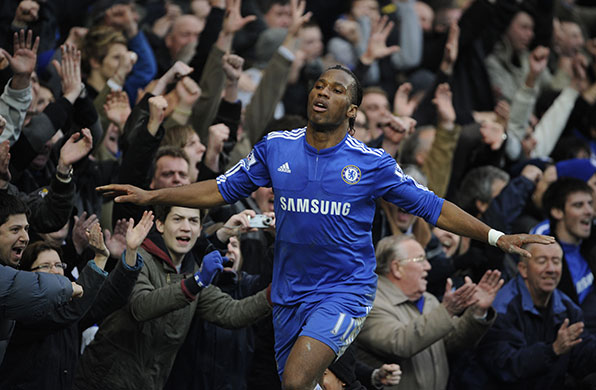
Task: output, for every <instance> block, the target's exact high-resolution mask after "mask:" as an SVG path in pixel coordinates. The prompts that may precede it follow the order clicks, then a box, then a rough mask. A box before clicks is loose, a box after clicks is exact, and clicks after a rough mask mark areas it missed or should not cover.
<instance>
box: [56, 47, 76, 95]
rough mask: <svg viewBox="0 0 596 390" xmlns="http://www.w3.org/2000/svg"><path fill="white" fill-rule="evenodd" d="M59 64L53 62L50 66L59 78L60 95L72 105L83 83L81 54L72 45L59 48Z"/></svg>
mask: <svg viewBox="0 0 596 390" xmlns="http://www.w3.org/2000/svg"><path fill="white" fill-rule="evenodd" d="M60 51H61V54H62V61H61V63H60V62H58V61H56V60H53V61H52V64H53V65H54V67H55V68H56V72H58V76H60V80H61V85H62V94H63V95H64V97H65V98H66V99H67V100H68V101H69V102H70V103H71V104H73V103H74V102H75V100H76V99H77V98H78V97H79V95H80V94H81V90H82V89H83V82H82V80H81V52H80V50H78V49H77V48H76V47H75V46H74V45H70V44H65V45H62V46H60Z"/></svg>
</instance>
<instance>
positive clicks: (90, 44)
mask: <svg viewBox="0 0 596 390" xmlns="http://www.w3.org/2000/svg"><path fill="white" fill-rule="evenodd" d="M117 43H120V44H122V45H124V46H126V45H127V43H128V41H127V40H126V37H125V36H124V34H122V32H120V31H118V30H116V29H115V28H113V27H110V26H104V25H97V26H93V27H91V28H90V29H89V32H88V33H87V35H85V41H84V43H83V48H82V50H81V59H82V61H81V66H82V68H83V72H85V73H89V71H90V69H91V67H90V61H91V59H94V60H96V61H98V62H102V61H103V59H104V58H105V56H106V55H108V51H109V50H110V46H112V45H114V44H117Z"/></svg>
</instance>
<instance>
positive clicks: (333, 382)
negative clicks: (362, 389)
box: [323, 369, 345, 390]
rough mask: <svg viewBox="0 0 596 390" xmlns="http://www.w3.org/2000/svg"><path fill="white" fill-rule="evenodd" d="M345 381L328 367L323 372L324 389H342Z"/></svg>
mask: <svg viewBox="0 0 596 390" xmlns="http://www.w3.org/2000/svg"><path fill="white" fill-rule="evenodd" d="M344 385H345V383H343V382H342V381H341V380H339V378H338V377H337V376H336V375H335V374H334V373H333V371H331V370H330V369H326V370H325V373H324V374H323V389H324V390H343V389H344V388H345V387H344Z"/></svg>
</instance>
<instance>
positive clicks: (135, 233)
mask: <svg viewBox="0 0 596 390" xmlns="http://www.w3.org/2000/svg"><path fill="white" fill-rule="evenodd" d="M152 226H153V212H151V211H145V212H144V213H143V216H142V217H141V220H140V221H139V223H138V224H137V225H136V226H135V223H134V220H133V219H132V218H131V219H130V220H129V221H128V228H127V230H126V249H127V250H137V249H138V248H139V246H141V244H142V243H143V241H144V240H145V237H147V234H148V233H149V230H151V227H152Z"/></svg>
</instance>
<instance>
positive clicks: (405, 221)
mask: <svg viewBox="0 0 596 390" xmlns="http://www.w3.org/2000/svg"><path fill="white" fill-rule="evenodd" d="M396 207H397V206H396ZM415 220H416V216H415V215H414V214H410V213H408V212H407V211H406V210H404V209H402V208H400V207H397V211H396V213H395V218H394V221H395V224H396V225H397V227H398V228H399V230H401V232H402V233H405V232H407V231H408V229H410V227H411V226H412V225H413V224H414V221H415Z"/></svg>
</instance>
